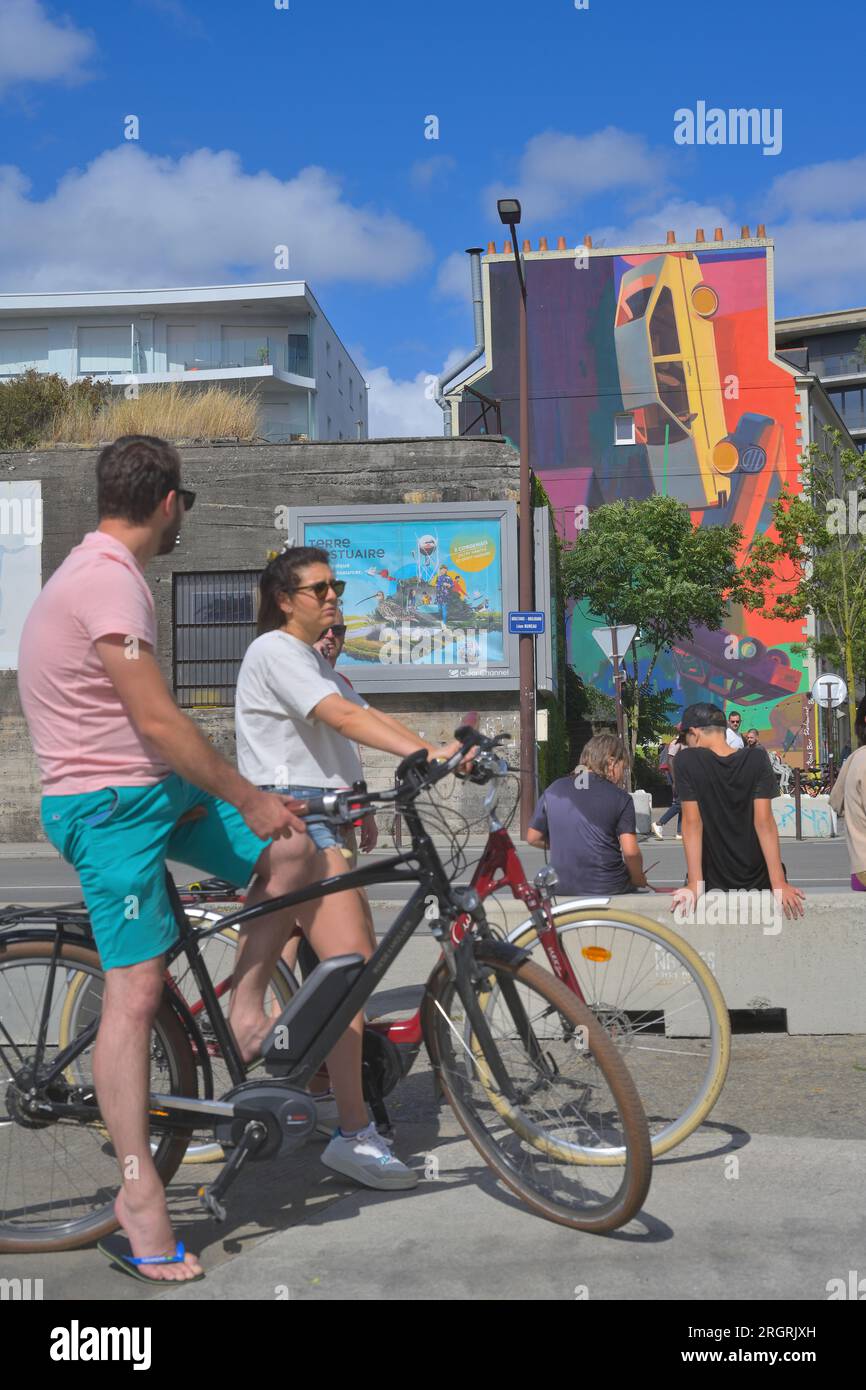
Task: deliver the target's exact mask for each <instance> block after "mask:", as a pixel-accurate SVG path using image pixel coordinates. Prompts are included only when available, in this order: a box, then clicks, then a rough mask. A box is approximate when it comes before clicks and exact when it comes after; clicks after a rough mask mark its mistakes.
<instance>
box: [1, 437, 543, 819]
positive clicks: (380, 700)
mask: <svg viewBox="0 0 866 1390" xmlns="http://www.w3.org/2000/svg"><path fill="white" fill-rule="evenodd" d="M181 452H182V455H183V459H184V474H183V477H184V483H185V485H186V486H187V487H189V488H192V489H194V491H195V492H196V493H197V498H196V504H195V508H194V509H193V511H192V512H191V513H190V516H189V518H188V519H187V522H186V525H185V528H184V532H183V537H182V543H181V545H179V546H178V547H177V548H176V550H175V553H174V554H172V555H170V556H165V557H162V558H159V559H156V560H154V561H153V564H152V566H151V567H150V569H149V571H148V575H149V579H150V584H151V588H152V590H153V594H154V598H155V601H156V611H157V621H158V625H159V641H160V660H161V664H162V667H163V671H164V673H165V675H166V679H167V680H168V681H169V683H170V682H171V671H172V632H171V600H172V574H173V573H174V572H176V571H179V570H191V571H207V570H247V569H248V570H257V569H261V567H262V566H263V565H264V563H265V560H266V556H267V552H268V551H269V550H272V549H275V548H277V546H278V544H279V542H280V540H281V539H283V538H284V536H285V532H279V531H277V530H276V529H275V525H274V518H275V512H276V509H277V508H279V507H284V506H293V505H298V504H302V503H303V504H309V503H310V502H311V501H314V502H315V503H317V504H322V505H339V504H340V503H345V504H346V506H347V507H350V506H352V505H353V504H357V503H362V502H365V503H371V502H381V503H393V502H460V501H486V500H493V501H495V500H500V499H503V498H515V499H516V498H517V497H518V494H519V480H518V470H519V461H518V456H517V454H516V452H515V451H514V450H513V449H512V448H511V447H510V446H509V445H507V444H505V443H504V442H503V441H502V440H499V439H492V438H488V439H484V438H477V437H475V438H468V439H460V438H456V439H415V440H413V439H397V440H379V441H364V442H362V443H345V444H339V443H338V444H334V443H322V444H287V445H285V444H272V445H255V446H222V447H220V446H217V445H201V446H193V447H184V448H182V450H181ZM95 460H96V453H95V452H94V451H93V450H85V449H56V450H50V451H45V452H41V453H40V452H35V453H26V454H25V453H8V452H7V453H2V452H0V478H2V479H4V480H7V481H14V480H17V479H40V480H41V482H42V496H43V515H44V535H43V544H42V581H43V583H44V582H45V581H46V580H47V579H48V578H49V577H50V575H51V574H52V573H53V572H54V570H55V569H56V568H57V566H58V565H59V564H60V563H61V562H62V560H63V559H64V558H65V556H66V555H67V553H68V552H69V550H71V549H72V547H73V546H74V545H76V544H77V543H78V542H79V541H80V539H81V537H82V535H84V534H85V532H87V531H88V530H92V529H93V527H94V526H95V525H96V505H95V471H94V465H95ZM371 703H373V704H376V705H378V706H379V707H381V708H383V709H387V710H388V711H389V712H390V713H393V714H395V715H397V716H398V717H405V719H406V722H407V723H409V724H410V725H411V726H412V727H414V728H417V729H418V730H419V732H422V731H423V733H424V736H425V737H429V738H433V739H439V738H444V737H447V736H449V735H450V734H451V733H452V732H453V730H454V728H455V726H456V724H457V723H458V721H459V718H460V716H461V715H462V714H463V713H464V712H465V709H466V706H467V705H471V707H474V708H476V709H477V710H478V711H479V713H480V714H481V716H482V724H483V725H484V726H485V727H486V728H488V729H489V730H490V731H491V732H500V731H502V732H507V733H509V734H511V735H512V736H513V738H514V739H515V743H516V740H517V728H518V697H517V694H516V692H515V693H511V692H507V693H498V692H493V691H483V690H482V691H478V692H473V693H471V694H468V693H467V694H464V695H463V697H462V702H461V704H460V705H458V704H456V703H455V699H454V696H452V695H451V694H450V692H443V693H442V694H439V695H434V694H418V695H394V696H378V695H377V696H375V697H373V698H372V699H371ZM193 717H194V718H195V719H196V720H197V722H198V723H199V724H200V725H201V727H202V728H203V729H204V730H205V731H206V732H207V734H208V735H209V736H210V737H211V738H212V739H213V741H214V743H215V744H216V745H217V746H218V747H219V748H220V750H221V751H223V752H224V753H225V755H226V756H227V757H233V755H234V731H233V717H232V712H231V710H228V709H225V710H208V711H204V712H194V713H193ZM506 751H507V750H506ZM0 766H2V768H3V778H2V784H0V841H25V840H31V839H36V838H41V831H40V828H39V822H38V803H39V784H38V776H37V769H36V763H35V759H34V757H33V753H32V750H31V747H30V740H29V736H28V732H27V727H26V724H25V722H24V718H23V715H22V713H21V706H20V703H19V700H18V691H17V683H16V676H15V672H14V671H3V672H0ZM393 766H394V762H393V759H389V758H388V757H387V756H386V755H382V756H381V757H379V756H378V755H375V754H374V755H372V757H371V759H370V762H369V763H368V764H367V767H366V770H367V772H368V774H369V780H370V783H371V785H376V784H379V785H387V784H388V783H389V782H390V776H391V769H392V768H393ZM481 795H483V793H479V792H478V790H477V789H474V788H473V789H466V788H464V787H463V786H462V785H457V784H454V796H453V800H452V802H451V803H450V804H451V805H453V806H454V807H455V808H457V807H463V808H468V809H471V808H472V807H476V808H477V806H478V804H479V802H480V798H481Z"/></svg>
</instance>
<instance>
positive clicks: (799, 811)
mask: <svg viewBox="0 0 866 1390" xmlns="http://www.w3.org/2000/svg"><path fill="white" fill-rule="evenodd" d="M800 776H801V773H800V769H799V768H798V767H795V768H794V839H795V840H802V838H803V808H802V805H801V798H802V795H803V793H802V788H801V786H800Z"/></svg>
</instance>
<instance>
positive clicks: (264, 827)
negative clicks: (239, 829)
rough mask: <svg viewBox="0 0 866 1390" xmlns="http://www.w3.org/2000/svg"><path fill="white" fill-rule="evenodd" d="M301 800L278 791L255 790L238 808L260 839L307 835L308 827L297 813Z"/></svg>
mask: <svg viewBox="0 0 866 1390" xmlns="http://www.w3.org/2000/svg"><path fill="white" fill-rule="evenodd" d="M300 805H302V803H301V802H299V801H295V800H293V798H292V797H290V796H278V795H277V793H276V792H260V791H258V790H253V791H252V792H251V793H250V795H249V797H248V798H247V800H246V801H245V802H244V803H243V805H242V806H238V810H239V811H240V813H241V815H242V816H243V818H244V820H245V821H246V823H247V825H248V826H249V827H250V830H252V832H253V834H254V835H258V837H259V839H260V840H279V839H281V838H288V836H290V835H306V833H307V827H306V825H305V824H304V822H303V821H302V820H300V819H299V817H298V816H297V814H296V811H297V808H298V807H299V806H300Z"/></svg>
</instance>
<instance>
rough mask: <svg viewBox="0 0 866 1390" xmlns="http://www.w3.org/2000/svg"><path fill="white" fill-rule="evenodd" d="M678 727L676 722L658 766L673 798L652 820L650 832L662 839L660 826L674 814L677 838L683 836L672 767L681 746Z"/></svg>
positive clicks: (681, 814)
mask: <svg viewBox="0 0 866 1390" xmlns="http://www.w3.org/2000/svg"><path fill="white" fill-rule="evenodd" d="M679 728H680V726H679V724H678V725H677V733H676V734H674V736H673V738H672V739H671V741H670V743H669V744H668V746H667V748H666V749H665V761H664V762H663V763H662V764H661V767H660V771H661V772H663V773H664V774H665V776H666V778H667V780H668V781H669V782H670V785H671V791H672V793H673V800H672V801H671V804H670V807H669V809H668V810H667V811H665V813H664V815H663V816H662V818H661V820H657V821H653V824H652V832H653V834H654V835H655V837H656V839H657V840H663V839H664V830H663V828H662V827H663V826H665V825H667V823H668V821H669V820H673V818H674V816H676V818H677V839H678V840H681V839H682V838H683V837H682V834H681V831H682V828H683V813H682V807H681V806H680V799H679V797H678V796H677V782H676V772H675V769H674V758H675V757H676V755H677V753H678V752H679V751H680V748H681V747H682V744H681V743H680V741H679V737H678V734H679Z"/></svg>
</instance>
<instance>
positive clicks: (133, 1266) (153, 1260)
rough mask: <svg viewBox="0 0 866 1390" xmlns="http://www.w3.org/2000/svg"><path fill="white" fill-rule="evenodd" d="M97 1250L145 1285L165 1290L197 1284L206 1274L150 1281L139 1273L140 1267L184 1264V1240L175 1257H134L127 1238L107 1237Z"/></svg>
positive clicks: (98, 1245)
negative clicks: (162, 1287)
mask: <svg viewBox="0 0 866 1390" xmlns="http://www.w3.org/2000/svg"><path fill="white" fill-rule="evenodd" d="M96 1248H97V1250H98V1251H99V1252H100V1254H102V1255H105V1256H106V1257H107V1258H108V1259H109V1260H110V1261H111V1263H112V1264H113V1265H117V1268H118V1269H122V1270H123V1272H124V1274H130V1275H131V1276H132V1278H133V1279H138V1280H139V1281H140V1282H141V1283H143V1284H160V1285H161V1286H164V1287H165V1288H180V1287H181V1285H183V1284H197V1283H198V1281H199V1280H200V1279H203V1278H204V1274H194V1275H193V1276H192V1278H191V1279H150V1278H148V1276H147V1275H146V1274H141V1273H140V1272H139V1266H140V1265H178V1264H182V1263H183V1259H184V1256H185V1255H186V1247H185V1245H184V1243H183V1241H182V1240H179V1241H178V1243H177V1248H176V1249H175V1252H174V1254H173V1255H133V1253H132V1246H131V1245H130V1243H129V1240H128V1239H127V1237H126V1236H121V1235H114V1236H105V1238H104V1239H103V1240H100V1241H98V1242H97V1245H96Z"/></svg>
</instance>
